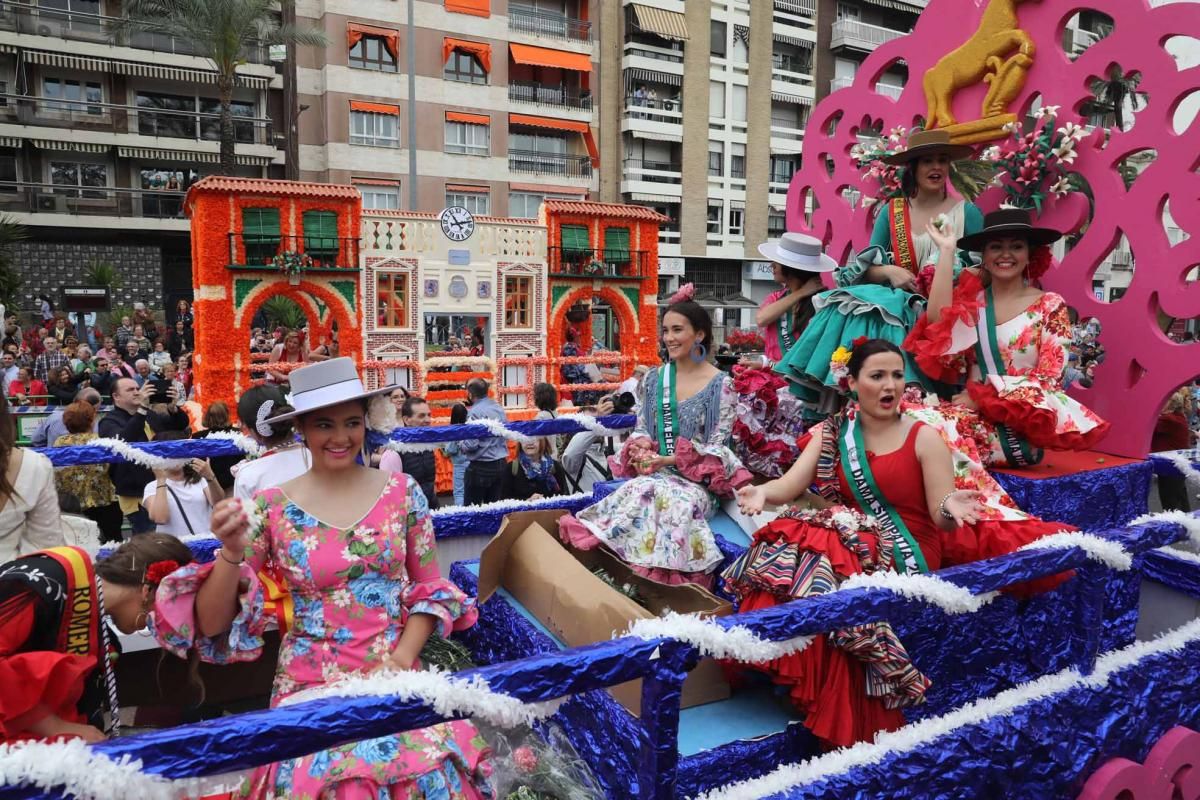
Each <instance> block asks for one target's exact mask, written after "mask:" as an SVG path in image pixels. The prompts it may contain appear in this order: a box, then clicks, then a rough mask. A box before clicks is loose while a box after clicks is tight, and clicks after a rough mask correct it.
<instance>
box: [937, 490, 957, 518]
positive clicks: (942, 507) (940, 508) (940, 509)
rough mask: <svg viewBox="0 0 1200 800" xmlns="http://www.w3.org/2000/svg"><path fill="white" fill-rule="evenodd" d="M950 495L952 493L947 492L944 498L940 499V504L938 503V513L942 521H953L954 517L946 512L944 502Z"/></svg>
mask: <svg viewBox="0 0 1200 800" xmlns="http://www.w3.org/2000/svg"><path fill="white" fill-rule="evenodd" d="M952 494H954V492H948V493H947V494H946V496H945V497H943V498H942V502H940V503H938V513H939V514H941V515H942V517H943V519H948V520H953V519H954V515H953V514H951V513H950V512H949V511H947V510H946V501H947V500H949V499H950V495H952Z"/></svg>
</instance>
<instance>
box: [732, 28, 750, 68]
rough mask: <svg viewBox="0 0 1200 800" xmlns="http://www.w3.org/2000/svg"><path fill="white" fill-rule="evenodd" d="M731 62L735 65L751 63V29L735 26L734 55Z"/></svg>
mask: <svg viewBox="0 0 1200 800" xmlns="http://www.w3.org/2000/svg"><path fill="white" fill-rule="evenodd" d="M730 60H731V61H733V63H734V64H749V63H750V29H749V28H747V27H746V26H745V25H734V26H733V55H732V57H731V58H730Z"/></svg>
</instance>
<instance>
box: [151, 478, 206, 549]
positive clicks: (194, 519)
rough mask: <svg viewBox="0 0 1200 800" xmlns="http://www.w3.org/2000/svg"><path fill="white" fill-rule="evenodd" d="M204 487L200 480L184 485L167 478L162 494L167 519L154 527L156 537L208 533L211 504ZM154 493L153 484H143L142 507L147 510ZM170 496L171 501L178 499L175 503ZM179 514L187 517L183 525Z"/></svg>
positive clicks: (154, 487) (155, 483) (155, 489)
mask: <svg viewBox="0 0 1200 800" xmlns="http://www.w3.org/2000/svg"><path fill="white" fill-rule="evenodd" d="M205 486H206V484H205V482H204V481H203V480H201V481H197V482H196V483H187V482H186V481H177V480H173V479H171V478H167V489H164V490H163V491H164V492H166V494H167V508H168V509H170V512H171V516H170V517H168V518H167V521H166V522H160V523H158V528H157V531H158V533H169V534H171V535H172V536H187V535H188V534H192V533H194V534H197V535H200V534H207V533H212V530H211V528H210V527H209V518H210V517H211V516H212V503H210V502H208V494H206V493H205V491H204V489H205ZM168 490H169V491H168ZM157 492H158V482H157V481H150V483H147V484H146V490H145V491H144V492H142V505H143V506H146V507H147V508H149V507H150V501H151V500H153V499H154V495H155V494H156V493H157ZM172 492H174V494H175V497H178V498H179V502H178V503H176V502H175V497H171V493H172ZM180 506H183V512H182V513H180V510H179V507H180ZM183 514H187V522H185V521H184V519H183ZM188 522H190V523H192V527H191V530H188Z"/></svg>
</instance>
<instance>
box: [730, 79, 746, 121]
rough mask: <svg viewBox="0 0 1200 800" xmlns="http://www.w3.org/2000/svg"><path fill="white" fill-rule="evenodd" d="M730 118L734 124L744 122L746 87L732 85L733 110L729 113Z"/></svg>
mask: <svg viewBox="0 0 1200 800" xmlns="http://www.w3.org/2000/svg"><path fill="white" fill-rule="evenodd" d="M730 117H731V118H732V119H733V121H734V122H745V121H746V87H745V86H738V85H737V84H734V87H733V109H732V110H731V111H730Z"/></svg>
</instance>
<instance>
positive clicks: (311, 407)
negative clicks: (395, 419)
mask: <svg viewBox="0 0 1200 800" xmlns="http://www.w3.org/2000/svg"><path fill="white" fill-rule="evenodd" d="M288 383H290V384H291V385H292V408H294V409H295V410H294V411H290V412H288V413H287V414H280V415H278V416H275V417H271V418H270V419H268V420H266V421H267V422H268V423H270V422H277V421H279V420H284V419H291V418H292V417H298V416H300V415H301V414H307V413H309V412H310V411H316V410H317V409H319V408H329V407H330V406H336V405H340V404H341V403H345V402H348V401H350V400H360V399H363V398H366V397H374V396H375V395H377V394H385V393H387V392H390V391H392V390H394V389H395V388H396V387H395V386H385V387H383V388H381V389H372V390H370V391H367V390H366V389H364V388H363V385H362V381H361V380H360V379H359V377H358V370H357V369H356V368H355V366H354V359H352V358H346V357H344V356H343V357H342V358H331V359H329V360H328V361H318V362H317V363H315V364H309V365H307V366H304V367H301V368H300V369H298V370H295V371H294V372H292V373H291V374H290V375H288Z"/></svg>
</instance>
